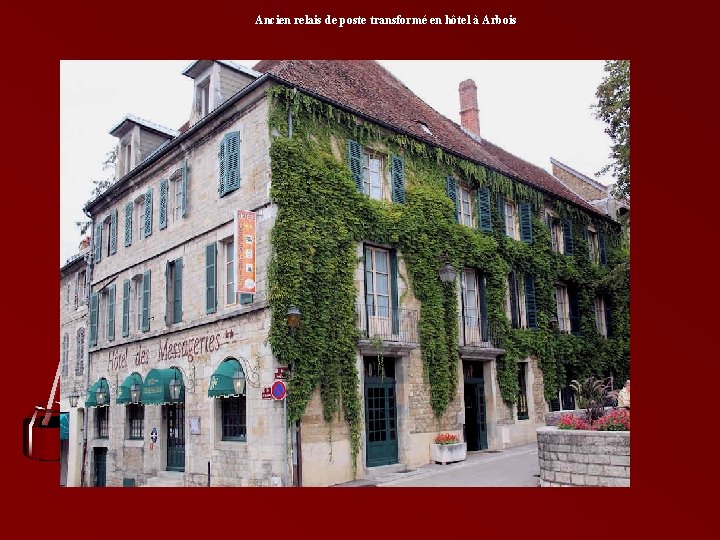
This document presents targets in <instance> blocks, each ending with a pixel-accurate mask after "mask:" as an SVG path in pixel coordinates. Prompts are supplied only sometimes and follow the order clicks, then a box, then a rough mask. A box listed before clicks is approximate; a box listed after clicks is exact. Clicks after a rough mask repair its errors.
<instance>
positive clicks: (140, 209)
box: [135, 195, 145, 238]
mask: <svg viewBox="0 0 720 540" xmlns="http://www.w3.org/2000/svg"><path fill="white" fill-rule="evenodd" d="M135 223H137V236H138V238H145V195H140V196H139V197H138V198H137V199H135Z"/></svg>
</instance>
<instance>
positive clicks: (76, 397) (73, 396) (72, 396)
mask: <svg viewBox="0 0 720 540" xmlns="http://www.w3.org/2000/svg"><path fill="white" fill-rule="evenodd" d="M68 399H69V400H70V407H72V408H73V409H74V408H75V407H77V404H78V400H79V399H80V396H79V395H78V393H77V390H73V393H72V394H70V397H69V398H68Z"/></svg>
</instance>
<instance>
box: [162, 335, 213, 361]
mask: <svg viewBox="0 0 720 540" xmlns="http://www.w3.org/2000/svg"><path fill="white" fill-rule="evenodd" d="M221 345H222V339H221V336H220V334H219V333H218V334H210V335H208V336H201V337H196V338H188V339H185V340H182V341H172V342H171V341H170V339H166V340H165V341H164V342H163V341H162V339H161V340H160V342H159V344H158V358H159V360H160V361H164V360H173V359H175V358H182V357H187V359H188V362H192V361H193V358H194V357H195V355H198V354H205V353H209V352H215V351H217V350H218V349H220V346H221Z"/></svg>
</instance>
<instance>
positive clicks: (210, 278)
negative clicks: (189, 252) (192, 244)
mask: <svg viewBox="0 0 720 540" xmlns="http://www.w3.org/2000/svg"><path fill="white" fill-rule="evenodd" d="M216 311H217V244H215V242H213V243H212V244H210V245H207V246H205V313H215V312H216Z"/></svg>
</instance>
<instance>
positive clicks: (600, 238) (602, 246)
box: [598, 232, 607, 266]
mask: <svg viewBox="0 0 720 540" xmlns="http://www.w3.org/2000/svg"><path fill="white" fill-rule="evenodd" d="M598 247H599V249H600V264H601V265H603V266H605V265H606V264H607V251H605V233H601V232H599V233H598Z"/></svg>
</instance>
